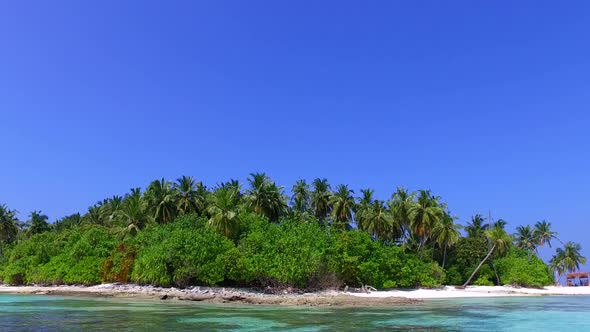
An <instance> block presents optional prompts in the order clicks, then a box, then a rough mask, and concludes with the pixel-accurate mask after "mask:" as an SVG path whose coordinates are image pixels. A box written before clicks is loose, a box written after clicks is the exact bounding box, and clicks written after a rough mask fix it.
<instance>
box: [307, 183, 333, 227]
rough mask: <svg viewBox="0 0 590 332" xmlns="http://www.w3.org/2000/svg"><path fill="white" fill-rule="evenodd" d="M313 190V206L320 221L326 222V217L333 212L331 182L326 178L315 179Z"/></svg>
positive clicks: (314, 212)
mask: <svg viewBox="0 0 590 332" xmlns="http://www.w3.org/2000/svg"><path fill="white" fill-rule="evenodd" d="M312 185H313V192H312V193H311V208H312V210H313V214H314V216H315V217H316V219H317V220H318V221H319V222H320V223H322V224H323V223H324V222H325V220H326V217H327V216H328V215H329V214H330V213H331V211H332V207H331V206H330V197H331V195H332V194H331V192H330V184H329V183H328V180H326V179H319V178H318V179H315V180H313V183H312Z"/></svg>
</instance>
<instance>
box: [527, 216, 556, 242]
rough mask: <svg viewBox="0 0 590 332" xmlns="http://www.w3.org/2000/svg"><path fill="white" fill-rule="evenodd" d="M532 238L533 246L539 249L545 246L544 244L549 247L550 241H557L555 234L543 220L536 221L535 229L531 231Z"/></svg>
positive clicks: (548, 223) (549, 224)
mask: <svg viewBox="0 0 590 332" xmlns="http://www.w3.org/2000/svg"><path fill="white" fill-rule="evenodd" d="M533 237H534V238H535V242H536V243H535V244H536V245H537V246H539V247H543V246H545V243H546V244H547V245H548V246H549V247H551V239H557V240H558V241H560V240H559V239H558V238H557V232H554V231H552V230H551V223H550V222H547V221H545V220H543V221H538V222H537V223H536V224H535V229H534V230H533Z"/></svg>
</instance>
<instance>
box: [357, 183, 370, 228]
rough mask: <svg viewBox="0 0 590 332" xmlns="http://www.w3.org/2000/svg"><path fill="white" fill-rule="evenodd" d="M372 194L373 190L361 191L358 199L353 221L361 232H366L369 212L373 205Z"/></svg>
mask: <svg viewBox="0 0 590 332" xmlns="http://www.w3.org/2000/svg"><path fill="white" fill-rule="evenodd" d="M374 192H375V191H374V190H373V189H361V194H362V196H361V197H359V198H358V204H357V207H356V212H355V214H354V219H355V220H356V223H357V226H358V228H359V229H360V230H363V231H368V217H369V210H370V209H371V205H372V204H373V193H374Z"/></svg>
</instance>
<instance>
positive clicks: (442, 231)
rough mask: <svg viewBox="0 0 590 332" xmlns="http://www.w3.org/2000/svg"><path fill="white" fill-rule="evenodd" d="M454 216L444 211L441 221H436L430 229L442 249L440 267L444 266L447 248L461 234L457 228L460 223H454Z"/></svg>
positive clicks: (453, 243) (455, 241)
mask: <svg viewBox="0 0 590 332" xmlns="http://www.w3.org/2000/svg"><path fill="white" fill-rule="evenodd" d="M455 219H457V218H456V217H452V216H451V215H450V213H447V212H445V213H444V215H443V218H442V220H441V222H439V223H437V224H436V226H435V227H434V229H433V230H432V233H433V237H434V240H435V241H436V243H437V244H438V245H439V246H440V247H441V248H442V249H443V260H442V266H441V267H442V268H443V269H444V268H445V263H446V260H447V249H449V248H451V247H452V246H454V245H455V244H456V243H457V242H458V241H459V237H460V236H461V234H460V233H459V229H461V225H459V224H455Z"/></svg>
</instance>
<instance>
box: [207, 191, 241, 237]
mask: <svg viewBox="0 0 590 332" xmlns="http://www.w3.org/2000/svg"><path fill="white" fill-rule="evenodd" d="M239 206H240V190H239V186H238V187H235V186H220V187H218V188H217V189H216V190H215V191H213V193H212V194H211V195H209V206H208V208H207V213H208V214H209V225H210V226H212V227H213V228H215V229H216V230H217V231H218V232H219V233H221V234H223V235H225V236H226V237H227V238H230V239H235V237H236V236H237V231H238V227H239V214H238V213H239Z"/></svg>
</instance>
